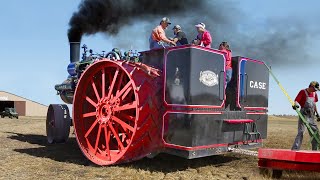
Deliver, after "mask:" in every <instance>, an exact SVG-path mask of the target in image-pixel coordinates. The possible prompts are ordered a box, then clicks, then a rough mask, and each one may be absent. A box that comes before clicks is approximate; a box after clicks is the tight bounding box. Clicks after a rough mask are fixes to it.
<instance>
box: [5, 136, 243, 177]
mask: <svg viewBox="0 0 320 180" xmlns="http://www.w3.org/2000/svg"><path fill="white" fill-rule="evenodd" d="M8 134H11V135H10V136H8V138H10V139H13V140H18V141H21V142H27V143H30V144H35V145H39V146H41V147H37V148H21V149H14V151H16V152H19V153H24V154H28V155H31V156H35V157H43V158H50V159H52V160H55V161H58V162H66V163H74V164H79V165H85V166H95V165H94V164H93V163H91V162H90V161H89V160H87V159H86V158H85V157H84V156H83V155H82V152H81V150H80V149H79V147H78V144H77V142H76V140H75V138H70V139H69V140H68V142H67V143H64V144H48V143H47V139H46V136H43V135H32V134H19V133H11V132H8ZM239 159H240V158H238V157H235V156H224V155H217V156H211V157H205V158H198V159H191V160H188V159H184V158H180V157H177V156H173V155H169V154H159V155H158V156H156V157H155V158H153V159H148V158H144V159H142V160H139V161H135V162H131V163H127V164H121V165H117V166H118V167H131V168H134V169H143V170H148V171H151V172H164V173H169V172H176V171H182V170H186V169H188V168H199V167H204V166H209V165H211V166H215V167H219V166H223V165H224V164H225V163H228V162H231V161H236V160H239Z"/></svg>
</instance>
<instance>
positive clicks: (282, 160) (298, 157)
mask: <svg viewBox="0 0 320 180" xmlns="http://www.w3.org/2000/svg"><path fill="white" fill-rule="evenodd" d="M258 158H259V162H258V166H259V168H260V172H261V173H266V172H267V171H268V170H271V176H272V177H273V178H280V177H281V175H282V171H283V170H295V171H315V172H320V151H304V150H303V151H293V150H289V149H262V148H260V149H259V151H258ZM269 175H270V174H269Z"/></svg>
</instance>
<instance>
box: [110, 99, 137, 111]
mask: <svg viewBox="0 0 320 180" xmlns="http://www.w3.org/2000/svg"><path fill="white" fill-rule="evenodd" d="M136 107H137V101H134V102H132V103H128V104H125V105H123V106H119V107H116V108H114V109H113V110H114V111H124V110H129V109H134V108H136Z"/></svg>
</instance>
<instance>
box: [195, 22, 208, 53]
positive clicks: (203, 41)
mask: <svg viewBox="0 0 320 180" xmlns="http://www.w3.org/2000/svg"><path fill="white" fill-rule="evenodd" d="M195 26H196V28H197V31H198V33H199V34H198V35H197V38H196V39H195V40H194V44H195V45H199V46H203V47H206V48H211V43H212V38H211V35H210V32H209V31H208V30H206V25H205V24H204V23H199V24H197V25H195Z"/></svg>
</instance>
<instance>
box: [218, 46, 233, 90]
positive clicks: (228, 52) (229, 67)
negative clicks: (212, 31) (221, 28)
mask: <svg viewBox="0 0 320 180" xmlns="http://www.w3.org/2000/svg"><path fill="white" fill-rule="evenodd" d="M219 50H220V51H222V52H224V53H225V55H226V56H225V57H226V83H227V84H228V83H229V82H230V81H231V78H232V53H231V50H230V46H229V44H228V43H227V42H222V43H221V44H220V46H219Z"/></svg>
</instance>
